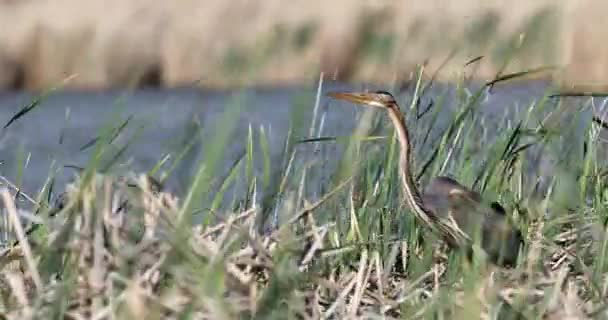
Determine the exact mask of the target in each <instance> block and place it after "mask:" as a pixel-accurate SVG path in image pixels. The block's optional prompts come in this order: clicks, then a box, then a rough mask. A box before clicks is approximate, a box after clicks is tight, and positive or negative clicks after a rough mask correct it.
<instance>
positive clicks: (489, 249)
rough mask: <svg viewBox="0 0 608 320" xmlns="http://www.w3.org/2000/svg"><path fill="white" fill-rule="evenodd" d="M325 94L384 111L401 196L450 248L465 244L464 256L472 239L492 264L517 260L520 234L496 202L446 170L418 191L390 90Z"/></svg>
mask: <svg viewBox="0 0 608 320" xmlns="http://www.w3.org/2000/svg"><path fill="white" fill-rule="evenodd" d="M328 96H330V97H333V98H335V99H340V100H346V101H350V102H353V103H355V104H358V105H363V106H368V107H376V108H380V109H382V110H384V111H386V112H387V113H388V116H389V118H390V120H391V122H392V124H393V126H394V127H395V131H396V134H397V138H398V142H399V145H400V153H399V158H400V159H399V175H400V180H401V182H402V183H401V186H402V192H403V197H404V199H405V202H406V203H407V204H408V206H409V207H410V209H411V211H412V212H413V213H414V215H415V216H416V218H417V219H418V220H419V221H420V222H421V223H422V224H423V225H425V226H427V227H429V228H430V229H432V230H434V231H436V232H438V233H439V235H440V236H441V237H442V238H443V239H444V240H445V241H446V242H447V243H448V245H449V246H450V247H451V248H455V249H464V250H465V251H466V253H467V255H468V256H469V258H470V257H471V256H472V253H473V249H472V248H473V244H474V243H475V242H477V243H479V244H481V248H482V249H483V250H484V251H485V253H486V254H487V256H488V258H489V260H490V261H491V262H493V263H494V264H497V265H501V266H507V265H514V264H515V263H516V262H517V257H518V255H519V249H520V246H521V244H522V243H523V237H522V234H521V231H520V230H518V229H517V228H516V227H515V226H514V225H513V224H512V222H511V221H510V219H509V217H508V216H507V215H506V212H505V210H504V209H503V208H502V206H500V205H499V204H498V203H496V202H493V203H491V204H488V203H486V202H485V201H483V198H482V197H481V195H480V194H479V193H477V192H475V191H473V190H470V189H468V188H466V187H465V186H463V185H461V184H460V183H458V182H457V181H456V180H454V179H452V178H449V177H446V176H439V177H435V178H433V179H432V180H431V181H430V183H429V185H428V186H427V187H426V188H425V191H424V194H422V193H421V192H420V190H419V189H418V186H417V183H416V181H415V179H414V175H413V173H412V168H411V167H412V146H411V143H410V138H409V132H408V129H407V125H406V122H405V118H404V116H403V114H402V113H401V112H400V108H399V105H398V104H397V102H396V101H395V98H394V97H393V95H392V94H390V93H389V92H386V91H376V92H362V93H353V92H330V93H328Z"/></svg>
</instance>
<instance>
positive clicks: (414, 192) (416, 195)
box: [388, 107, 436, 225]
mask: <svg viewBox="0 0 608 320" xmlns="http://www.w3.org/2000/svg"><path fill="white" fill-rule="evenodd" d="M388 113H389V116H390V119H391V121H392V122H393V125H394V126H395V130H396V132H397V136H398V138H399V143H400V145H401V148H400V149H401V150H400V152H399V168H400V170H399V175H400V177H401V182H402V188H403V194H404V197H405V200H406V201H407V204H408V205H409V206H410V208H411V209H412V210H413V211H414V213H415V214H416V216H418V217H419V218H420V219H422V220H423V221H424V222H425V223H427V224H429V225H432V221H433V220H436V219H435V218H436V217H435V215H434V214H433V212H431V211H430V210H428V209H427V208H425V207H424V203H423V202H422V197H421V195H420V191H419V190H418V187H417V186H416V182H415V181H414V177H413V176H414V175H413V173H412V171H411V168H410V166H411V160H412V156H411V153H412V152H411V146H410V139H409V133H408V132H407V127H406V124H405V119H404V118H403V116H402V115H401V113H400V112H399V109H398V108H397V107H392V108H388Z"/></svg>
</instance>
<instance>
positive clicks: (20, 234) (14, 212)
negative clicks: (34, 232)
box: [0, 189, 43, 292]
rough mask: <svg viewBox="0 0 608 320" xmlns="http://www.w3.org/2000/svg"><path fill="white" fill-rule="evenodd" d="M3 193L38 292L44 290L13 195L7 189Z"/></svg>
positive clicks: (5, 204)
mask: <svg viewBox="0 0 608 320" xmlns="http://www.w3.org/2000/svg"><path fill="white" fill-rule="evenodd" d="M0 193H1V194H2V200H3V202H4V206H5V208H6V210H7V212H8V215H9V219H10V220H11V222H12V225H13V228H14V230H15V233H16V236H17V240H19V243H20V245H21V248H22V250H23V254H24V258H25V261H26V263H27V266H28V270H29V272H30V275H31V277H32V280H33V281H34V285H35V286H36V290H37V291H38V292H41V291H42V287H43V282H42V279H41V278H40V273H39V272H38V266H37V264H36V260H35V259H34V255H33V254H32V249H31V247H30V245H29V243H28V240H27V238H26V235H25V231H24V230H23V226H21V220H20V219H19V214H17V208H16V207H15V202H14V201H13V197H12V196H11V194H10V193H9V192H8V190H7V189H2V191H0Z"/></svg>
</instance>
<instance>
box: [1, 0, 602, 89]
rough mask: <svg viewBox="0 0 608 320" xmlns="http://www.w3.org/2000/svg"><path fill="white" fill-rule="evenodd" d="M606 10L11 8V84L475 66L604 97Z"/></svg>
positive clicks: (485, 75) (363, 4) (146, 4)
mask: <svg viewBox="0 0 608 320" xmlns="http://www.w3.org/2000/svg"><path fill="white" fill-rule="evenodd" d="M606 9H608V3H606V2H605V1H600V0H584V1H583V0H580V1H552V0H537V1H523V0H516V1H498V0H492V1H473V0H460V1H447V0H427V1H382V0H370V1H350V0H334V1H331V2H329V1H321V0H306V1H304V0H296V1H291V2H290V3H289V5H287V4H285V2H284V1H280V0H265V1H251V0H233V1H223V0H206V1H199V0H180V1H156V2H153V3H151V2H150V1H144V0H87V1H82V0H53V1H45V0H2V1H0V21H2V28H0V88H2V89H23V88H25V89H30V90H39V89H44V88H47V87H50V86H55V85H57V84H58V83H59V82H61V81H62V80H64V79H66V78H68V77H70V81H69V83H67V84H66V86H67V87H69V88H77V89H106V88H112V87H125V86H126V87H134V86H157V87H169V88H170V87H183V86H192V85H196V86H203V87H208V88H233V87H235V86H243V85H244V86H250V85H256V86H282V85H285V84H298V83H303V82H306V83H308V82H310V81H314V80H315V79H318V75H319V72H320V71H323V72H324V73H325V74H326V76H327V77H328V78H331V79H334V80H341V81H357V82H375V83H393V84H394V83H399V82H404V81H408V79H411V77H412V72H413V71H414V70H415V68H416V65H419V64H426V66H427V69H428V70H430V71H436V70H440V72H438V73H437V75H436V76H437V77H438V78H440V79H453V78H454V77H457V76H458V75H459V74H461V73H462V72H463V66H464V65H465V64H466V63H467V62H471V61H474V62H473V63H472V64H471V65H470V66H469V68H468V69H467V70H466V71H467V72H468V73H469V76H471V77H474V78H478V79H492V78H493V77H494V76H495V75H496V74H497V73H499V72H513V71H522V70H530V69H534V68H539V67H542V66H554V67H559V69H558V70H553V69H552V71H551V72H542V73H540V74H538V73H536V74H535V75H536V77H541V78H548V79H552V80H555V79H557V80H558V81H559V83H560V84H562V85H564V84H565V85H567V86H572V85H580V86H600V87H601V86H602V85H603V83H604V82H605V80H606V77H607V76H608V59H606V56H607V55H606V50H607V49H606V45H605V44H604V42H605V41H603V40H604V39H605V32H606V30H608V29H607V28H606V27H607V26H608V23H606V22H605V21H604V20H606V19H605V18H603V17H602V14H603V13H604V12H606ZM510 56H512V57H510ZM480 57H483V59H478V58H480ZM509 57H510V58H509ZM507 58H509V59H508V60H509V62H508V63H507V64H506V65H505V61H506V60H507Z"/></svg>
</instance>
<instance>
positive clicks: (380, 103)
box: [327, 91, 397, 108]
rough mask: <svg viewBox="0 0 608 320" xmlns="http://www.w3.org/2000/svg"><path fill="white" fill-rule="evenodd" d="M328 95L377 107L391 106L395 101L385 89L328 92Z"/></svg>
mask: <svg viewBox="0 0 608 320" xmlns="http://www.w3.org/2000/svg"><path fill="white" fill-rule="evenodd" d="M327 95H328V96H330V97H332V98H335V99H340V100H346V101H350V102H353V103H357V104H362V105H367V106H371V107H377V108H392V107H394V106H395V105H396V104H397V102H396V101H395V98H394V97H393V95H392V94H390V93H389V92H386V91H375V92H330V93H328V94H327Z"/></svg>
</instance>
